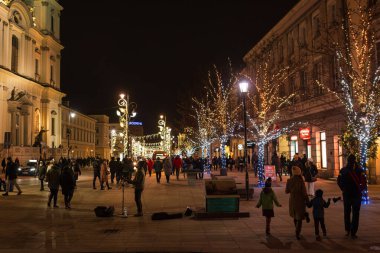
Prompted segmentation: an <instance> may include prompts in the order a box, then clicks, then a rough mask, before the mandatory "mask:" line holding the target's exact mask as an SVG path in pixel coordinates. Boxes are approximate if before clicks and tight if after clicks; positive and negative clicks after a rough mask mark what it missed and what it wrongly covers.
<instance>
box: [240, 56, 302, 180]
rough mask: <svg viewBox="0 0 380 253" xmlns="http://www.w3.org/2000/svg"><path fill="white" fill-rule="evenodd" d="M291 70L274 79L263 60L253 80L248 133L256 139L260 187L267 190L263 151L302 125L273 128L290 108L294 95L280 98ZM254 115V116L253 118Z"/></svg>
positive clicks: (286, 69) (282, 72)
mask: <svg viewBox="0 0 380 253" xmlns="http://www.w3.org/2000/svg"><path fill="white" fill-rule="evenodd" d="M287 71H288V68H284V69H280V70H279V71H278V72H276V73H275V74H273V75H270V72H269V67H268V63H267V61H266V60H263V63H262V64H261V65H258V67H257V69H256V70H255V74H254V76H255V78H254V80H252V79H251V78H250V77H248V76H247V77H246V78H248V79H250V80H251V83H253V85H254V89H255V91H254V92H251V94H253V96H249V97H248V98H249V101H250V102H251V105H252V106H251V108H252V110H251V112H252V113H251V114H249V113H248V119H249V122H250V125H251V126H250V127H248V130H249V131H250V132H251V133H252V134H253V135H254V136H255V137H256V139H257V146H258V177H259V182H258V185H259V187H264V184H265V176H264V153H265V152H264V151H265V144H267V143H268V142H269V141H271V140H274V139H277V138H279V137H280V136H281V135H283V134H285V133H287V132H289V131H291V129H292V128H293V127H295V126H296V125H300V124H302V123H301V122H293V123H291V124H289V125H288V126H285V127H282V128H277V127H274V126H275V125H276V123H277V122H278V120H279V117H280V112H281V109H282V107H283V106H285V105H288V104H290V102H291V99H292V98H293V97H294V96H295V94H290V95H287V96H281V95H280V92H279V90H280V86H281V85H283V81H284V80H285V79H286V77H287ZM251 115H252V116H251Z"/></svg>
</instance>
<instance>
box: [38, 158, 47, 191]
mask: <svg viewBox="0 0 380 253" xmlns="http://www.w3.org/2000/svg"><path fill="white" fill-rule="evenodd" d="M46 171H47V168H46V163H45V161H42V160H41V161H40V164H39V166H38V179H39V180H40V183H41V187H40V191H43V190H45V188H44V180H45V176H46Z"/></svg>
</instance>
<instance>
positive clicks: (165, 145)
mask: <svg viewBox="0 0 380 253" xmlns="http://www.w3.org/2000/svg"><path fill="white" fill-rule="evenodd" d="M158 128H159V129H160V132H159V134H160V136H161V140H162V142H161V143H162V144H161V147H162V149H163V151H165V152H166V153H167V154H168V155H170V143H171V142H170V141H171V137H170V136H171V135H170V133H171V128H170V127H167V126H166V116H164V115H160V120H159V121H158Z"/></svg>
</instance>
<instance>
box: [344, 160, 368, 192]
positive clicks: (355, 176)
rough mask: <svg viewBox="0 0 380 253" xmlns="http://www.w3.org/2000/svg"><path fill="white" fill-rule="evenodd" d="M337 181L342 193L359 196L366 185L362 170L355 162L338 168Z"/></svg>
mask: <svg viewBox="0 0 380 253" xmlns="http://www.w3.org/2000/svg"><path fill="white" fill-rule="evenodd" d="M337 183H338V186H339V188H340V189H341V190H342V192H343V194H347V195H348V196H351V197H359V196H361V195H362V192H363V190H364V189H365V187H366V179H365V176H364V171H363V170H362V169H361V168H360V167H359V166H358V165H356V164H355V165H353V166H346V167H344V168H342V169H341V170H340V172H339V176H338V179H337Z"/></svg>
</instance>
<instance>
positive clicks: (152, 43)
mask: <svg viewBox="0 0 380 253" xmlns="http://www.w3.org/2000/svg"><path fill="white" fill-rule="evenodd" d="M59 2H60V4H61V5H62V6H63V8H64V10H63V11H62V16H61V41H62V44H63V45H64V47H65V48H64V50H63V51H62V66H61V89H62V90H63V92H65V93H66V94H68V95H67V97H66V100H69V101H70V106H71V107H72V108H73V109H76V110H78V111H80V112H82V113H85V114H107V115H108V116H110V117H111V120H112V121H114V122H116V121H117V117H116V114H115V110H116V108H115V106H116V105H117V99H118V94H120V93H121V92H129V94H130V98H131V101H134V102H136V103H137V104H138V108H137V111H138V117H137V119H136V120H138V121H142V122H143V124H144V130H145V133H146V134H149V133H153V132H157V126H156V125H157V120H158V115H159V114H161V113H164V114H166V115H167V121H168V124H169V125H171V124H173V123H174V121H175V118H178V114H177V112H176V105H177V104H178V103H179V101H178V96H179V94H180V93H184V94H187V91H186V90H192V89H195V88H196V87H198V86H197V84H199V83H200V81H201V80H202V79H204V78H205V77H206V75H207V71H208V70H209V69H210V68H211V65H212V64H217V65H223V64H224V65H225V64H226V62H227V59H228V58H230V59H231V61H232V64H233V65H234V66H235V67H236V68H242V67H243V66H244V65H243V61H242V58H243V56H244V55H245V54H246V53H247V52H248V51H249V50H250V49H251V48H252V47H253V46H254V45H255V43H256V42H257V41H259V40H260V38H261V37H262V36H264V35H265V33H266V32H268V31H269V30H270V29H271V28H272V27H273V26H274V25H275V24H276V23H277V22H278V21H279V20H280V19H281V18H282V17H283V16H284V15H285V14H286V13H287V12H288V11H289V10H290V9H291V8H292V7H293V6H294V5H295V4H296V3H297V2H298V0H250V1H243V0H225V1H223V0H199V1H198V0H194V1H193V0H171V1H169V0H151V1H146V0H134V1H129V0H112V1H111V0H109V1H100V0H98V1H97V0H92V1H90V0H61V1H59ZM189 99H190V98H189Z"/></svg>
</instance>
